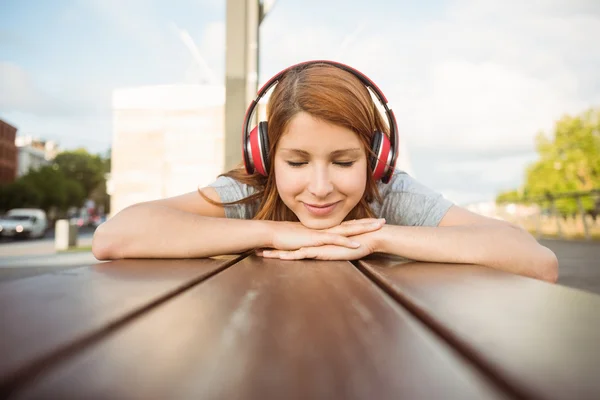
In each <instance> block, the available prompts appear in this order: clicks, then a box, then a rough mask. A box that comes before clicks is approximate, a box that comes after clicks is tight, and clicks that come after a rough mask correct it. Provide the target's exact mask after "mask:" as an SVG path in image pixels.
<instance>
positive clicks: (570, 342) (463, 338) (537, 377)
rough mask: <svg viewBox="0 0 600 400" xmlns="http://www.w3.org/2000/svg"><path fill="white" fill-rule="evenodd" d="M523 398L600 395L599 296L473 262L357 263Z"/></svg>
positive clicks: (593, 396)
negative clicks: (469, 263)
mask: <svg viewBox="0 0 600 400" xmlns="http://www.w3.org/2000/svg"><path fill="white" fill-rule="evenodd" d="M360 265H362V266H363V267H364V268H365V272H366V273H367V274H368V275H371V276H372V277H373V279H374V280H376V281H379V282H380V283H381V284H382V285H383V287H385V288H386V290H387V291H388V292H389V293H392V295H393V296H394V297H395V298H396V299H398V300H399V301H400V302H401V303H402V304H405V305H406V306H407V308H408V309H410V310H412V311H413V312H414V313H415V315H418V316H420V318H422V319H423V321H425V322H426V323H427V324H429V325H430V326H432V328H433V329H434V330H436V331H438V332H440V334H441V335H442V336H443V337H446V338H447V340H448V341H449V342H450V343H452V344H453V345H454V346H456V347H457V348H459V349H461V351H462V352H463V353H464V354H466V355H467V356H468V357H469V358H471V359H473V360H474V362H475V363H477V364H478V365H480V366H481V368H482V369H483V370H487V371H489V373H491V374H494V375H496V376H497V377H498V379H499V380H501V381H503V382H505V384H506V385H509V386H511V387H513V388H515V390H516V392H517V393H518V394H519V395H520V396H522V397H525V398H532V399H564V400H570V399H579V400H584V399H590V400H592V399H593V400H595V399H599V398H600V379H598V373H599V371H600V349H599V346H600V296H597V295H593V294H589V293H586V292H583V291H579V290H575V289H571V288H566V287H563V286H559V285H552V284H549V283H545V282H542V281H538V280H534V279H530V278H525V277H521V276H517V275H512V274H508V273H504V272H500V271H496V270H493V269H491V268H486V267H481V266H474V265H451V264H433V263H409V264H395V263H394V262H393V261H388V260H371V261H366V262H365V261H362V262H361V263H360Z"/></svg>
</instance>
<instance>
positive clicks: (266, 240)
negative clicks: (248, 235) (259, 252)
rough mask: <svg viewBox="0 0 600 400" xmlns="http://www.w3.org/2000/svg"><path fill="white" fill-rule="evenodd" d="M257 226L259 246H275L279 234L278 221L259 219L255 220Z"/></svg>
mask: <svg viewBox="0 0 600 400" xmlns="http://www.w3.org/2000/svg"><path fill="white" fill-rule="evenodd" d="M255 222H256V227H257V235H256V236H257V239H258V240H259V246H257V247H273V242H274V241H275V235H276V234H277V232H276V230H277V229H276V228H277V223H276V222H275V221H267V220H259V221H255Z"/></svg>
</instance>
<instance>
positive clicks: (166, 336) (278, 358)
mask: <svg viewBox="0 0 600 400" xmlns="http://www.w3.org/2000/svg"><path fill="white" fill-rule="evenodd" d="M136 279H137V278H134V277H132V278H131V281H132V282H135V280H136ZM22 389H23V390H21V391H19V392H18V393H15V398H44V397H48V396H52V397H55V398H85V399H105V398H132V399H133V398H135V399H138V398H139V399H166V398H201V399H277V398H285V399H334V398H335V399H378V400H379V399H399V398H405V399H477V400H479V399H501V398H502V399H505V398H510V396H508V395H507V394H505V393H504V392H502V391H500V390H499V389H498V388H497V387H496V386H494V384H493V383H491V382H490V381H489V380H488V379H487V377H486V376H484V375H482V374H481V373H480V372H479V371H478V370H477V369H476V368H474V367H473V366H472V365H471V364H470V363H469V362H467V361H466V360H465V359H464V358H463V357H462V356H460V355H459V354H458V353H456V352H455V351H454V350H453V349H452V348H451V347H449V346H448V345H447V344H446V343H445V342H443V341H441V340H439V338H438V337H437V336H436V335H434V334H432V333H431V331H430V330H429V329H427V328H426V327H425V326H424V325H422V324H421V323H420V322H419V321H418V320H416V319H415V318H413V317H412V316H411V315H410V314H409V313H407V312H406V311H405V310H404V309H402V308H401V307H399V306H398V304H397V303H395V302H394V301H393V300H392V299H391V298H390V297H389V296H387V295H386V294H385V293H384V292H382V291H381V290H380V289H379V288H378V287H377V286H376V285H374V284H373V283H372V282H371V281H370V280H368V279H367V278H366V277H365V276H364V275H363V274H362V273H361V272H360V271H358V270H357V269H356V267H354V266H353V265H352V264H350V263H348V262H319V261H279V260H263V259H259V258H256V257H253V256H252V257H248V258H246V259H244V260H242V261H240V262H238V263H237V264H235V265H233V266H232V267H230V268H228V269H226V270H225V271H223V272H221V273H219V274H217V275H215V276H213V277H211V278H210V279H208V280H206V281H204V282H202V283H201V284H199V285H197V286H194V287H193V288H191V289H190V290H187V291H185V292H183V293H181V294H180V295H178V296H176V297H174V298H172V299H171V300H169V301H168V302H165V303H163V304H161V305H160V306H158V307H156V308H154V309H153V310H152V311H151V312H148V313H146V314H144V315H143V316H141V317H140V318H137V319H136V320H134V321H132V322H131V323H129V324H127V325H126V326H123V327H122V328H121V329H119V330H116V331H114V332H113V333H112V334H111V335H110V336H108V337H106V338H105V339H104V340H102V341H100V342H97V343H94V344H93V345H91V346H89V347H88V348H86V349H84V350H82V351H80V352H79V353H78V354H76V355H74V356H73V357H71V358H69V359H66V360H64V362H61V363H60V364H57V365H56V366H55V367H54V368H52V369H51V370H48V371H45V373H44V374H41V375H40V376H38V377H36V379H35V381H32V382H29V383H28V385H27V386H26V387H24V388H22Z"/></svg>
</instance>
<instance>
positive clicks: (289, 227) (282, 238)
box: [271, 218, 385, 250]
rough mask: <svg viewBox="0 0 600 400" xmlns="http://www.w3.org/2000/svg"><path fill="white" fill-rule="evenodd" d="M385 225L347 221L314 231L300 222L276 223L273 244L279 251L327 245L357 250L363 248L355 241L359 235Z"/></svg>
mask: <svg viewBox="0 0 600 400" xmlns="http://www.w3.org/2000/svg"><path fill="white" fill-rule="evenodd" d="M384 224H385V220H383V219H379V220H378V219H374V218H365V219H359V220H352V221H346V222H343V223H341V224H340V225H337V226H334V227H332V228H328V229H323V230H314V229H310V228H307V227H305V226H304V225H302V224H301V223H299V222H275V223H274V225H273V226H274V231H273V240H272V241H271V244H272V247H273V248H275V249H277V250H298V249H301V248H305V247H307V248H308V247H318V246H326V245H334V246H337V247H343V248H348V249H357V248H360V247H361V242H360V241H359V240H355V238H357V237H358V236H357V235H361V234H365V233H368V232H373V231H376V230H379V229H381V227H382V226H383V225H384ZM350 236H353V238H352V239H351V238H350Z"/></svg>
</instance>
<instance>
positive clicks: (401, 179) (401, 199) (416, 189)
mask: <svg viewBox="0 0 600 400" xmlns="http://www.w3.org/2000/svg"><path fill="white" fill-rule="evenodd" d="M208 186H210V187H212V188H214V189H215V190H216V191H217V193H218V194H219V197H220V200H221V201H222V202H223V203H227V202H231V201H236V200H240V199H243V198H245V197H248V196H249V195H251V194H253V193H255V189H254V188H253V187H252V186H248V185H245V184H243V183H240V182H238V181H236V180H235V179H232V178H229V177H224V176H220V177H219V178H217V180H216V181H215V182H213V183H211V184H210V185H208ZM377 187H378V189H379V193H380V194H381V198H382V200H383V202H382V203H381V204H380V203H378V202H377V201H374V202H373V203H371V204H370V206H371V209H372V210H373V212H374V213H375V215H376V216H377V217H378V218H385V220H386V223H388V224H392V225H404V226H437V225H438V224H439V223H440V221H441V220H442V218H443V217H444V215H445V214H446V212H447V211H448V209H449V208H450V206H452V204H453V203H452V202H451V201H450V200H448V199H446V198H444V197H443V196H442V195H441V194H440V193H438V192H435V191H433V190H431V189H429V188H427V187H426V186H424V185H422V184H421V183H419V182H417V181H416V180H415V179H414V178H412V177H411V176H410V175H408V174H407V173H406V172H403V171H400V170H396V171H395V172H394V175H393V176H392V179H391V180H390V182H389V183H387V184H385V183H382V182H378V183H377ZM257 212H258V202H255V203H254V204H248V203H247V204H235V205H231V206H226V207H225V216H226V217H227V218H238V219H252V218H253V217H254V215H256V213H257Z"/></svg>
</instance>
